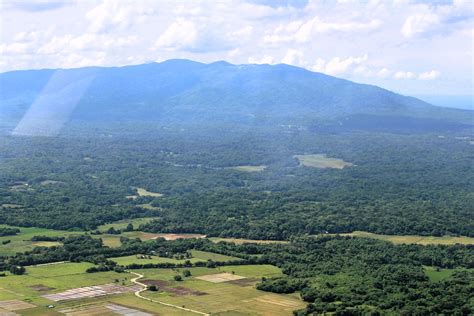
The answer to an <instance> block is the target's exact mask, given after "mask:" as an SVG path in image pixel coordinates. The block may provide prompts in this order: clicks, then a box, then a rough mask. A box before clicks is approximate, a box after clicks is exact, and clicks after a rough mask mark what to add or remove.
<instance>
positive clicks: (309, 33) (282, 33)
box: [263, 16, 382, 43]
mask: <svg viewBox="0 0 474 316" xmlns="http://www.w3.org/2000/svg"><path fill="white" fill-rule="evenodd" d="M381 24H382V23H381V21H380V20H371V21H367V22H325V21H323V20H322V19H321V18H319V17H318V16H316V17H314V18H312V19H310V20H308V21H292V22H289V23H288V24H286V25H279V26H278V27H277V28H276V29H275V30H274V31H273V33H271V34H268V35H266V36H265V37H264V39H263V40H264V42H265V43H284V42H297V43H307V42H309V41H310V40H312V38H313V37H314V36H315V35H316V34H318V33H328V32H345V33H356V32H360V31H369V30H374V29H377V28H379V27H380V25H381Z"/></svg>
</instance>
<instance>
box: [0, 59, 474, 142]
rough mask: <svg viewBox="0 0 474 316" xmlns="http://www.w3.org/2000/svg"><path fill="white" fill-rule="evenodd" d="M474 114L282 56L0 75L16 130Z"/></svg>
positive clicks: (412, 120)
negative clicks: (271, 60)
mask: <svg viewBox="0 0 474 316" xmlns="http://www.w3.org/2000/svg"><path fill="white" fill-rule="evenodd" d="M473 113H474V111H469V110H457V109H450V108H443V107H439V106H433V105H431V104H428V103H426V102H424V101H421V100H419V99H416V98H413V97H409V96H403V95H400V94H397V93H394V92H391V91H388V90H385V89H383V88H380V87H377V86H372V85H366V84H359V83H355V82H352V81H349V80H344V79H340V78H336V77H332V76H329V75H325V74H322V73H317V72H311V71H308V70H305V69H302V68H298V67H294V66H289V65H286V64H278V65H256V64H245V65H233V64H229V63H227V62H223V61H220V62H214V63H210V64H204V63H199V62H195V61H190V60H180V59H173V60H168V61H165V62H161V63H148V64H142V65H134V66H125V67H108V68H107V67H86V68H77V69H44V70H23V71H11V72H5V73H1V74H0V115H1V118H0V122H1V121H4V122H9V123H10V124H13V125H15V126H16V128H15V129H14V131H13V132H14V133H17V134H31V133H32V131H33V133H34V134H38V133H40V134H41V133H42V132H44V133H46V134H48V133H49V132H51V130H53V131H54V129H57V128H60V127H61V126H62V125H64V124H65V123H66V122H68V121H70V120H78V121H86V122H110V121H113V122H117V121H118V122H124V121H140V122H143V121H147V122H157V123H162V124H171V123H174V124H176V123H179V124H189V123H192V124H212V123H215V122H220V123H226V122H229V123H238V124H255V123H262V124H267V123H268V124H274V123H288V122H291V123H295V122H296V123H301V124H306V125H308V126H313V127H316V128H318V127H322V126H323V127H324V128H326V127H328V126H346V127H350V128H355V129H360V128H362V129H364V128H369V129H371V128H375V129H380V128H382V130H383V129H384V128H387V127H390V128H391V127H394V128H395V129H400V128H402V129H403V128H404V127H407V126H409V127H415V129H417V128H421V129H422V130H425V129H428V130H431V129H434V130H446V129H447V130H457V129H465V128H471V127H472V125H473V124H474V121H473Z"/></svg>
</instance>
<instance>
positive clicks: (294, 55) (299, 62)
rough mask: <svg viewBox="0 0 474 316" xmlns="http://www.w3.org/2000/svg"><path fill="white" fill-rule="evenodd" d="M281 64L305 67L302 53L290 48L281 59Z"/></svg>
mask: <svg viewBox="0 0 474 316" xmlns="http://www.w3.org/2000/svg"><path fill="white" fill-rule="evenodd" d="M281 62H282V63H284V64H288V65H294V66H305V65H306V64H307V63H306V61H305V60H304V57H303V53H302V52H301V51H299V50H297V49H293V48H290V49H288V50H287V51H286V54H285V57H283V59H282V60H281Z"/></svg>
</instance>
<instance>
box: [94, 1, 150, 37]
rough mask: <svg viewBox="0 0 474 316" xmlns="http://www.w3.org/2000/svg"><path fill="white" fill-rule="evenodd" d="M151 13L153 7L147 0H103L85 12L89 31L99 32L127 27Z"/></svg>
mask: <svg viewBox="0 0 474 316" xmlns="http://www.w3.org/2000/svg"><path fill="white" fill-rule="evenodd" d="M153 13H154V10H153V8H152V7H150V6H148V5H147V2H143V1H137V2H134V3H132V2H124V1H114V0H104V1H103V2H102V3H101V4H99V5H98V6H96V7H94V8H93V9H91V10H90V11H89V12H87V14H86V18H87V20H89V23H90V24H89V31H90V32H93V33H100V32H108V31H112V30H114V29H119V30H123V29H127V28H129V27H130V26H131V25H133V24H135V23H139V22H143V20H144V19H145V17H146V16H148V15H151V14H153Z"/></svg>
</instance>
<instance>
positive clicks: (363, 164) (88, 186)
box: [0, 126, 474, 240]
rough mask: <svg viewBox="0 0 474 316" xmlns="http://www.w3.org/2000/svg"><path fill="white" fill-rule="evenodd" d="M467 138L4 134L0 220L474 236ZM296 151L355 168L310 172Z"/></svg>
mask: <svg viewBox="0 0 474 316" xmlns="http://www.w3.org/2000/svg"><path fill="white" fill-rule="evenodd" d="M128 130H130V131H131V132H130V133H129V134H127V132H126V131H128ZM78 131H80V132H78ZM73 134H74V135H73ZM78 135H79V136H78ZM463 135H464V134H457V133H451V134H448V133H445V134H444V135H437V134H412V135H407V134H390V133H365V132H362V131H359V132H356V131H352V132H351V133H344V132H341V133H316V132H314V131H309V130H305V129H304V128H295V127H294V126H290V127H288V126H283V127H279V128H274V129H269V128H266V127H265V128H262V129H258V128H253V127H252V128H251V129H250V130H246V129H244V128H240V129H234V130H232V131H230V130H226V129H218V130H217V131H216V130H209V129H206V128H204V127H196V128H194V129H192V131H191V130H186V129H185V130H184V131H182V130H181V129H172V128H171V127H170V128H169V129H164V128H156V130H153V129H152V130H151V132H150V128H149V127H148V126H147V127H146V128H144V129H143V130H141V129H140V128H135V126H134V128H133V129H132V128H125V127H124V128H122V129H121V130H117V128H102V129H98V128H97V129H94V128H92V127H91V128H90V129H88V128H85V127H80V128H79V127H78V130H74V131H73V132H71V134H70V135H68V134H67V133H66V134H65V135H64V136H62V137H57V138H47V137H11V136H1V137H0V173H1V174H2V177H1V178H0V224H9V225H16V226H26V227H31V226H36V227H46V228H53V229H63V230H93V229H95V228H96V227H97V226H98V225H100V224H103V223H109V222H113V221H116V220H120V219H126V218H136V217H157V220H155V221H153V222H151V223H149V224H146V225H143V226H142V227H140V229H141V230H145V231H149V232H163V233H166V232H171V233H200V234H206V235H208V236H220V237H239V238H250V239H274V240H289V239H290V238H291V237H292V236H297V235H306V234H309V235H313V234H320V233H342V232H352V231H354V230H361V231H368V232H373V233H380V234H398V235H405V234H413V235H425V236H426V235H433V236H442V235H464V236H474V223H473V217H472V214H473V211H474V210H473V205H474V196H473V195H472V191H473V188H474V173H473V172H472V159H473V155H474V146H472V145H471V144H470V143H469V137H467V138H465V137H464V136H463ZM440 136H442V137H440ZM298 154H326V155H327V156H328V157H333V158H339V159H343V160H344V161H346V162H349V163H351V164H352V166H350V167H345V168H344V169H331V168H326V169H320V168H311V167H304V166H300V165H299V164H298V161H297V159H295V158H294V156H295V155H298ZM238 166H266V168H265V169H264V170H263V171H257V172H245V171H242V170H238V169H237V170H236V169H233V168H232V167H238ZM460 175H462V176H460ZM136 188H144V189H146V190H148V191H150V192H156V193H160V195H159V196H139V195H138V194H137V189H136ZM130 197H132V198H130Z"/></svg>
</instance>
